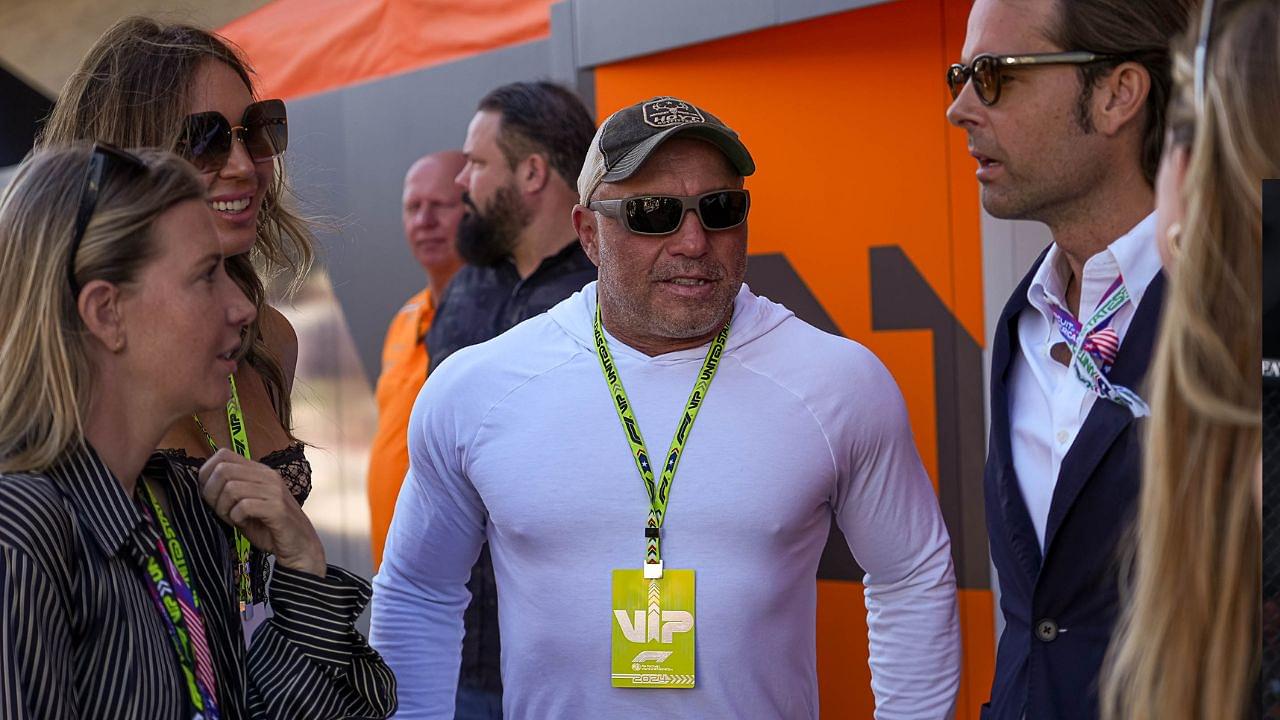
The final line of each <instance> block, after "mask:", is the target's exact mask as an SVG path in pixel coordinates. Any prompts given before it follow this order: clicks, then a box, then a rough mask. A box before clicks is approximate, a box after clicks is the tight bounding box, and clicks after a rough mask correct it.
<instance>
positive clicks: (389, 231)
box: [289, 40, 551, 383]
mask: <svg viewBox="0 0 1280 720" xmlns="http://www.w3.org/2000/svg"><path fill="white" fill-rule="evenodd" d="M550 56H551V52H550V47H549V42H548V41H545V40H544V41H538V42H532V43H527V44H523V45H517V46H514V47H510V48H505V49H502V50H498V51H495V52H489V53H485V54H483V55H479V56H475V57H472V58H467V59H464V60H460V61H458V62H454V63H449V64H447V65H440V66H435V67H431V68H427V69H425V70H420V71H418V72H413V73H408V74H405V75H398V76H395V77H390V78H385V79H383V80H378V81H375V82H371V83H367V84H363V85H357V86H354V87H349V88H344V89H341V90H337V91H334V92H329V93H324V94H322V95H317V96H313V97H310V98H304V99H301V100H296V101H293V102H291V103H290V104H289V126H290V132H291V133H292V134H293V137H292V138H291V139H290V146H289V160H290V163H291V165H290V167H291V172H292V175H293V182H294V185H295V188H296V191H297V195H298V197H299V198H301V199H302V200H303V204H304V208H305V207H316V208H323V209H324V213H325V214H326V215H329V216H332V219H333V220H334V221H335V222H334V227H333V228H331V229H327V230H326V231H324V232H323V233H322V234H321V238H320V239H321V245H322V248H321V252H322V254H323V257H322V258H321V260H322V262H323V263H324V265H325V266H326V267H327V268H328V271H329V275H330V278H331V280H332V282H333V291H334V294H335V295H336V296H337V298H338V300H339V302H341V304H342V307H343V309H344V310H345V312H346V314H347V323H348V324H349V325H350V327H351V333H352V336H353V338H354V340H355V344H356V347H357V348H358V349H359V353H360V360H361V363H362V364H363V365H364V369H365V372H366V374H367V375H368V377H369V379H370V382H371V383H372V382H373V381H374V380H375V379H376V378H377V375H378V371H379V366H380V362H381V358H380V354H381V349H382V340H383V337H384V335H385V333H386V330H387V324H388V322H390V319H391V317H392V315H393V314H394V313H395V311H396V310H397V309H398V308H399V307H400V305H401V304H402V303H403V302H404V301H405V299H407V298H408V297H409V296H410V295H412V294H413V293H415V292H417V291H419V290H421V289H422V288H423V286H424V284H425V282H426V276H425V274H424V272H423V271H422V269H421V268H420V267H419V266H418V265H417V263H415V262H414V261H413V258H412V256H410V254H409V250H408V248H407V247H406V246H405V242H404V233H403V231H402V229H401V225H400V195H401V190H402V183H403V180H404V174H405V172H406V171H407V170H408V169H409V166H410V165H411V164H412V163H413V161H414V160H416V159H417V158H418V157H420V156H422V155H424V154H426V153H430V152H435V151H438V150H446V149H449V148H458V147H461V146H462V141H463V139H464V138H465V136H466V130H467V123H469V122H470V121H471V117H472V115H474V113H475V107H476V103H477V102H479V100H480V98H481V97H482V96H483V95H484V94H485V93H486V92H488V91H489V90H490V89H492V88H494V87H497V86H498V85H502V84H504V83H508V82H514V81H517V80H532V79H540V78H545V77H548V76H549V75H550V73H551V67H550Z"/></svg>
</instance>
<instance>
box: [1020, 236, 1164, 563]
mask: <svg viewBox="0 0 1280 720" xmlns="http://www.w3.org/2000/svg"><path fill="white" fill-rule="evenodd" d="M1155 229H1156V217H1155V213H1152V214H1150V215H1148V216H1147V217H1146V218H1144V219H1143V220H1142V222H1140V223H1138V224H1137V225H1136V226H1134V228H1133V229H1132V230H1130V231H1129V232H1127V233H1125V234H1124V235H1122V236H1121V237H1120V238H1119V239H1118V240H1116V241H1115V242H1113V243H1111V244H1110V245H1108V246H1107V248H1106V249H1105V250H1103V251H1102V252H1100V253H1098V254H1097V255H1094V256H1093V257H1091V258H1089V260H1088V261H1086V262H1085V264H1084V273H1083V275H1084V277H1083V279H1082V282H1081V283H1080V313H1079V314H1080V315H1084V316H1088V315H1089V314H1090V313H1091V312H1092V311H1093V309H1094V308H1096V307H1097V306H1098V303H1099V301H1101V300H1102V298H1103V295H1105V294H1106V292H1107V289H1108V288H1110V287H1111V284H1112V283H1113V282H1115V279H1116V276H1117V275H1121V276H1123V278H1124V285H1125V288H1126V289H1127V290H1128V291H1129V301H1128V302H1127V303H1125V304H1124V305H1123V306H1122V307H1121V308H1120V309H1119V310H1118V311H1117V312H1116V314H1115V317H1114V318H1113V319H1112V321H1111V325H1110V327H1111V328H1112V329H1114V330H1115V331H1116V334H1117V335H1118V336H1119V337H1120V342H1121V347H1122V348H1123V346H1124V338H1125V334H1126V331H1127V330H1128V328H1129V322H1130V321H1131V320H1132V319H1133V314H1134V312H1135V311H1136V310H1137V309H1138V305H1139V303H1141V302H1142V296H1143V294H1144V293H1145V292H1146V290H1147V285H1149V284H1150V283H1151V280H1152V279H1153V278H1155V276H1156V274H1157V273H1158V272H1160V255H1159V252H1158V249H1157V248H1156V239H1155ZM1070 272H1071V269H1070V267H1068V265H1067V258H1066V256H1065V255H1064V254H1063V253H1062V251H1061V250H1059V249H1058V246H1057V245H1056V244H1055V245H1053V246H1051V247H1050V248H1049V253H1048V254H1047V255H1045V258H1044V262H1043V263H1041V264H1040V268H1039V269H1038V270H1037V271H1036V274H1035V276H1034V277H1032V278H1031V285H1030V286H1029V287H1028V288H1027V300H1028V302H1029V303H1030V305H1029V306H1028V307H1026V308H1024V309H1023V310H1022V313H1021V314H1020V315H1019V316H1018V343H1019V348H1020V352H1018V353H1017V354H1016V355H1015V357H1014V359H1013V368H1012V370H1011V374H1010V383H1011V390H1010V396H1009V418H1010V420H1009V422H1010V427H1009V432H1010V443H1011V445H1012V449H1013V469H1014V472H1015V473H1016V474H1017V476H1018V487H1019V489H1021V490H1022V498H1023V500H1024V501H1025V502H1026V504H1027V511H1028V512H1029V513H1030V515H1031V523H1032V524H1033V525H1034V526H1035V529H1036V537H1037V539H1038V540H1039V542H1040V551H1041V552H1042V553H1043V552H1044V534H1045V525H1046V524H1047V523H1048V520H1049V506H1050V504H1051V502H1052V500H1053V491H1054V488H1055V487H1056V486H1057V484H1058V471H1059V470H1060V469H1061V468H1062V458H1063V457H1064V456H1066V454H1067V451H1068V450H1070V449H1071V444H1072V442H1074V441H1075V438H1076V433H1078V432H1079V431H1080V426H1081V425H1083V424H1084V421H1085V418H1086V417H1088V415H1089V411H1090V410H1091V409H1092V408H1093V403H1094V401H1095V400H1096V399H1097V397H1098V396H1097V395H1095V394H1094V393H1093V392H1091V391H1090V390H1089V389H1088V388H1086V387H1085V386H1084V383H1082V382H1080V380H1079V379H1078V378H1077V377H1076V376H1075V371H1074V370H1071V369H1070V368H1068V367H1067V366H1066V365H1063V364H1061V363H1059V362H1058V361H1057V360H1054V359H1053V358H1052V357H1051V356H1050V354H1049V350H1050V348H1052V347H1053V346H1054V345H1055V344H1057V343H1060V342H1063V339H1062V335H1061V334H1060V333H1059V332H1058V327H1057V322H1056V320H1055V319H1054V316H1053V309H1052V306H1051V303H1056V304H1057V305H1058V306H1059V307H1061V308H1063V309H1067V303H1066V289H1067V279H1068V277H1069V276H1070ZM1130 389H1131V390H1134V391H1135V392H1138V391H1139V389H1138V388H1130Z"/></svg>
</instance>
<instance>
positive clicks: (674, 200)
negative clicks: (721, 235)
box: [587, 190, 751, 235]
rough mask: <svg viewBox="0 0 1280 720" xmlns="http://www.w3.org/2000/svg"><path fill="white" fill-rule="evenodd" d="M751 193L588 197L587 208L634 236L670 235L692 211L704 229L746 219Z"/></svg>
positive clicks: (724, 225)
mask: <svg viewBox="0 0 1280 720" xmlns="http://www.w3.org/2000/svg"><path fill="white" fill-rule="evenodd" d="M750 206H751V195H750V194H749V193H748V192H747V191H746V190H714V191H712V192H709V193H703V194H701V195H642V196H640V197H632V198H620V199H618V200H592V201H591V202H589V203H587V207H588V208H590V209H592V210H595V211H596V212H598V213H601V214H602V215H607V216H609V217H611V218H613V219H615V220H621V221H622V222H623V224H624V225H626V226H627V229H628V230H630V231H631V232H633V233H635V234H637V235H670V234H671V233H673V232H675V231H676V230H679V229H680V224H681V223H682V222H684V214H685V213H686V212H688V211H690V210H693V211H694V212H696V213H697V214H698V221H699V222H701V223H702V227H704V228H706V229H707V230H728V229H730V228H735V227H738V226H739V225H741V224H742V223H744V222H746V221H747V209H748V208H749V207H750Z"/></svg>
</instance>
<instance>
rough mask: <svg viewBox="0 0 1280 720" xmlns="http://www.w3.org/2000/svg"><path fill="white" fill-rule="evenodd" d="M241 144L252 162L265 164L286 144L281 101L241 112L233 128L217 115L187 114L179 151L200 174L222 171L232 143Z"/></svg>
mask: <svg viewBox="0 0 1280 720" xmlns="http://www.w3.org/2000/svg"><path fill="white" fill-rule="evenodd" d="M237 139H238V140H239V141H240V142H242V143H244V148H245V150H248V151H249V157H251V158H253V161H254V162H260V163H261V162H267V161H268V160H270V159H271V158H274V157H275V156H277V155H279V154H280V153H282V152H284V151H285V148H286V147H287V146H288V144H289V121H288V118H287V117H286V116H285V110H284V101H283V100H260V101H258V102H256V103H252V104H251V105H249V106H248V107H246V108H245V109H244V116H243V117H242V118H240V124H239V125H235V126H232V124H231V122H230V121H229V120H227V118H226V117H225V116H223V114H222V113H220V112H215V111H209V112H202V113H196V114H194V115H188V116H187V119H186V124H185V126H184V127H183V130H182V137H181V139H180V140H179V141H178V152H179V154H181V155H182V156H183V157H185V158H186V159H187V160H188V161H189V162H190V163H191V164H192V165H195V166H196V168H197V169H198V170H200V172H214V171H217V170H221V169H222V167H223V166H224V165H226V164H227V159H228V158H230V157H231V147H232V145H231V144H232V143H233V142H235V141H236V140H237Z"/></svg>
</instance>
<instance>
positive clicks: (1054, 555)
mask: <svg viewBox="0 0 1280 720" xmlns="http://www.w3.org/2000/svg"><path fill="white" fill-rule="evenodd" d="M1043 261H1044V255H1041V256H1040V259H1039V260H1037V261H1036V263H1035V264H1034V265H1033V266H1032V267H1031V271H1030V272H1028V273H1027V276H1026V277H1024V278H1023V279H1022V282H1021V283H1020V284H1019V285H1018V289H1017V290H1015V291H1014V293H1013V297H1011V298H1010V299H1009V302H1008V304H1007V305H1006V306H1005V308H1004V312H1002V313H1001V314H1000V321H999V324H998V325H997V326H996V334H995V343H994V346H993V348H992V357H991V437H990V445H989V448H988V451H987V466H986V472H985V477H984V482H983V485H984V489H985V494H986V510H987V533H988V536H989V538H990V541H991V558H992V560H993V561H994V563H995V566H996V571H997V573H998V574H999V581H1000V610H1001V612H1002V613H1003V614H1004V620H1005V628H1004V633H1003V634H1002V635H1001V636H1000V644H999V648H998V650H997V653H996V671H995V680H994V682H993V683H992V687H991V702H990V703H989V704H988V705H987V706H984V707H983V711H982V717H983V719H984V720H986V719H988V718H990V719H991V720H1023V718H1026V720H1057V719H1059V718H1061V719H1062V720H1067V719H1068V718H1069V719H1070V720H1080V719H1084V720H1088V719H1090V718H1096V717H1097V715H1098V671H1099V669H1100V668H1101V665H1102V660H1103V656H1104V655H1105V654H1106V651H1107V643H1108V641H1109V640H1110V638H1111V631H1112V627H1113V626H1114V624H1115V620H1116V616H1117V611H1118V609H1119V608H1118V606H1119V595H1118V590H1117V578H1118V569H1119V564H1118V563H1119V549H1120V543H1121V541H1122V539H1123V538H1124V537H1125V536H1126V533H1127V531H1128V530H1129V528H1130V525H1131V523H1132V521H1133V518H1134V515H1135V513H1136V511H1137V499H1138V487H1139V483H1140V480H1141V476H1142V471H1141V457H1142V453H1141V448H1140V430H1141V427H1142V424H1143V423H1139V422H1136V421H1135V420H1134V417H1133V415H1132V414H1131V413H1130V412H1129V411H1128V410H1127V409H1125V408H1124V407H1121V406H1120V405H1117V404H1116V403H1113V402H1110V401H1106V400H1101V399H1100V400H1098V401H1096V402H1095V403H1094V404H1093V409H1092V410H1090V412H1089V415H1088V417H1087V418H1085V422H1084V425H1082V426H1081V428H1080V432H1079V433H1077V435H1076V439H1075V441H1074V442H1073V443H1072V445H1071V447H1070V448H1069V449H1068V451H1067V454H1066V456H1065V457H1064V458H1063V461H1062V469H1061V471H1060V472H1059V473H1058V482H1057V485H1056V486H1055V487H1054V491H1053V498H1052V500H1051V502H1050V505H1049V520H1048V524H1047V525H1046V527H1045V552H1044V556H1043V558H1042V557H1041V554H1040V546H1039V543H1038V542H1037V540H1036V532H1035V528H1034V527H1033V526H1032V524H1031V516H1030V514H1029V513H1028V512H1027V505H1026V502H1024V501H1023V499H1022V491H1021V490H1020V489H1019V487H1018V479H1017V477H1016V475H1015V473H1014V470H1013V455H1012V452H1011V449H1010V448H1011V445H1010V439H1009V377H1010V375H1009V373H1010V369H1011V368H1012V366H1013V359H1014V358H1015V357H1017V354H1018V353H1019V352H1021V350H1020V348H1019V345H1018V315H1019V314H1020V313H1021V312H1022V310H1023V309H1024V308H1026V307H1027V306H1028V302H1027V288H1028V286H1029V285H1030V284H1031V278H1032V277H1033V276H1034V275H1035V273H1036V269H1037V268H1039V266H1040V263H1042V262H1043ZM1163 300H1164V275H1163V274H1159V275H1157V276H1156V277H1155V278H1154V279H1153V280H1152V281H1151V284H1150V285H1149V286H1148V287H1147V290H1146V292H1145V293H1144V294H1143V297H1142V302H1141V304H1139V306H1138V309H1137V312H1136V313H1135V315H1134V317H1133V320H1132V321H1131V322H1130V324H1129V328H1128V330H1127V331H1126V333H1125V337H1124V342H1123V343H1122V344H1121V346H1120V350H1119V352H1118V354H1117V355H1116V360H1115V363H1114V365H1113V366H1112V368H1111V373H1110V375H1109V377H1110V379H1111V381H1112V382H1114V383H1116V384H1118V385H1123V386H1125V387H1128V388H1132V389H1134V390H1135V391H1137V392H1138V393H1139V394H1143V393H1142V390H1141V387H1142V385H1143V380H1144V378H1145V377H1146V373H1147V366H1148V365H1149V363H1150V360H1151V355H1152V352H1153V349H1154V347H1155V339H1156V335H1157V331H1158V329H1159V318H1160V309H1161V306H1162V304H1163ZM1144 397H1145V395H1144Z"/></svg>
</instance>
